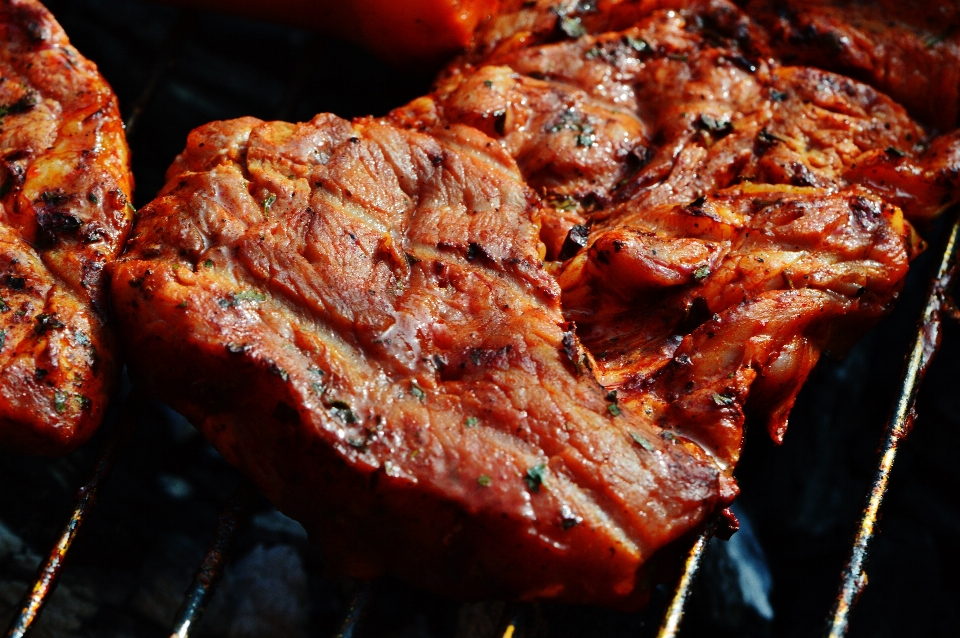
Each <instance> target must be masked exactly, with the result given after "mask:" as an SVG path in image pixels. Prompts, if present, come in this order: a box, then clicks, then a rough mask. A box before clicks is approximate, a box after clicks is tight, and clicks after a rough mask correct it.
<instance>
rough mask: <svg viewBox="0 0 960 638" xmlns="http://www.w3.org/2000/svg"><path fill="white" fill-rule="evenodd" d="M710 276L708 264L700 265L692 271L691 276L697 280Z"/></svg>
mask: <svg viewBox="0 0 960 638" xmlns="http://www.w3.org/2000/svg"><path fill="white" fill-rule="evenodd" d="M709 276H710V267H709V266H700V267H699V268H697V269H696V270H695V271H694V273H693V278H694V279H696V280H697V281H703V280H704V279H706V278H707V277H709Z"/></svg>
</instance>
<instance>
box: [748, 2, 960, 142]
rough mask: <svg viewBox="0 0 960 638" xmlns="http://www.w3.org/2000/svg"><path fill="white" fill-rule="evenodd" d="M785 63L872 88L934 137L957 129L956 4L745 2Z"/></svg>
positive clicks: (959, 28) (959, 12)
mask: <svg viewBox="0 0 960 638" xmlns="http://www.w3.org/2000/svg"><path fill="white" fill-rule="evenodd" d="M743 5H744V8H745V10H746V11H747V12H748V13H749V14H750V15H751V16H752V17H753V18H754V19H756V20H757V21H758V22H760V23H761V24H763V25H764V26H765V27H767V29H768V30H769V33H770V36H771V44H772V46H773V48H774V49H775V51H776V52H777V54H778V55H779V56H781V57H782V58H783V59H785V60H787V61H789V62H791V63H795V64H796V63H799V64H811V65H814V66H817V67H820V68H823V69H829V70H832V71H838V72H841V73H844V74H847V75H850V76H851V77H855V78H858V79H860V80H863V81H865V82H868V83H869V84H871V85H873V86H875V87H877V88H878V89H880V90H881V91H883V92H885V93H887V94H888V95H890V96H891V97H893V98H894V99H895V100H897V101H898V102H900V103H901V104H903V105H904V106H906V107H907V109H908V110H910V112H911V113H912V114H914V115H915V116H916V117H917V118H918V119H920V121H922V122H924V123H926V124H928V125H930V126H934V127H936V128H937V129H939V130H940V131H941V132H947V131H950V130H953V129H954V128H956V127H957V126H958V125H960V4H958V3H956V2H954V1H951V0H872V1H871V2H863V1H860V0H814V1H811V0H750V1H749V2H745V3H743Z"/></svg>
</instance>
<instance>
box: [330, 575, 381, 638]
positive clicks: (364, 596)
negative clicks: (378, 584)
mask: <svg viewBox="0 0 960 638" xmlns="http://www.w3.org/2000/svg"><path fill="white" fill-rule="evenodd" d="M372 597H373V583H362V584H361V585H360V586H359V587H357V591H355V592H354V593H353V598H352V599H351V600H350V607H349V608H348V609H347V617H346V618H344V619H343V625H341V626H340V631H339V632H338V633H337V638H356V636H357V631H358V629H359V627H360V623H361V621H362V620H363V617H364V613H365V612H366V610H367V607H368V606H369V603H370V599H371V598H372Z"/></svg>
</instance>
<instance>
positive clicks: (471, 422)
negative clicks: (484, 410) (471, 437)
mask: <svg viewBox="0 0 960 638" xmlns="http://www.w3.org/2000/svg"><path fill="white" fill-rule="evenodd" d="M477 423H480V419H478V418H477V417H475V416H468V417H467V418H466V420H465V421H464V422H463V425H464V426H466V427H468V428H472V427H476V425H477Z"/></svg>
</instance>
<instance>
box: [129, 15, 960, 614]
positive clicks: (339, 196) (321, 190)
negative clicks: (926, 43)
mask: <svg viewBox="0 0 960 638" xmlns="http://www.w3.org/2000/svg"><path fill="white" fill-rule="evenodd" d="M648 13H649V12H648ZM523 15H524V16H526V15H527V14H523ZM561 17H562V16H558V15H556V13H554V16H553V18H554V19H560V18H561ZM518 19H519V18H518ZM526 19H527V18H526V17H523V20H526ZM617 19H618V20H619V19H620V18H617ZM621 22H622V20H621ZM611 24H612V22H611V23H608V24H607V25H606V26H607V27H609V28H613V26H611ZM501 26H502V25H501ZM615 26H616V28H619V29H621V30H620V31H616V32H608V33H603V34H599V35H596V36H593V35H585V34H583V33H580V32H572V33H571V34H567V35H571V38H568V39H564V40H562V41H554V42H548V41H542V42H541V41H539V40H537V38H534V37H532V36H531V37H530V38H527V39H526V40H524V39H523V38H520V39H519V40H518V39H516V38H514V39H513V40H511V42H512V43H511V44H509V45H502V44H501V45H499V46H497V47H495V50H494V51H493V52H492V53H489V52H488V53H487V56H488V57H487V58H485V59H484V60H481V59H479V58H478V57H476V56H474V57H468V58H465V59H464V60H461V61H459V62H457V63H455V64H454V65H453V66H452V67H451V68H450V69H449V70H448V72H447V73H446V74H445V75H444V76H443V78H442V79H441V80H440V82H439V83H438V87H437V90H436V92H435V93H434V94H433V95H431V96H429V97H425V98H421V99H419V100H416V101H414V102H413V103H411V104H410V105H407V106H406V107H403V108H402V109H398V110H397V111H396V112H394V113H392V114H390V115H389V116H387V117H384V118H362V119H357V120H354V121H352V122H350V121H345V120H342V119H339V118H337V117H335V116H332V115H319V116H317V117H316V118H314V119H313V120H312V121H311V122H309V123H306V124H296V125H294V124H287V123H282V122H269V123H268V122H261V121H259V120H256V119H253V118H244V119H240V120H233V121H229V122H219V123H213V124H209V125H207V126H204V127H201V128H199V129H197V130H195V131H194V132H193V133H192V134H191V135H190V137H189V139H188V142H187V148H186V150H185V151H184V153H183V154H182V155H181V156H180V157H179V158H178V159H177V161H176V162H175V163H174V165H173V166H172V167H171V169H170V170H169V172H168V183H167V185H166V187H165V188H164V190H163V191H162V192H161V193H160V195H159V197H158V198H157V199H156V200H154V201H153V202H152V203H151V204H149V205H148V206H146V207H145V208H144V209H143V210H142V211H141V213H140V217H139V220H138V223H137V226H136V229H135V231H134V234H133V235H132V237H131V241H130V244H129V249H128V252H127V254H126V255H125V256H124V257H123V258H121V259H120V260H119V261H118V262H117V263H116V264H115V266H114V269H113V275H114V276H113V281H112V294H113V301H114V304H115V308H116V311H117V313H118V315H119V316H120V321H121V324H122V325H121V329H122V330H121V332H122V335H123V339H124V340H125V342H126V345H127V351H128V352H129V353H130V355H131V361H130V367H131V372H132V374H133V376H134V378H135V381H136V382H137V383H140V384H142V385H143V386H144V387H145V388H147V389H149V390H150V391H152V392H153V393H155V394H156V395H157V396H159V397H162V398H163V399H164V400H166V401H168V402H169V403H170V404H171V405H172V406H173V407H175V408H176V409H177V410H179V411H181V412H182V413H183V414H185V415H186V416H187V417H188V418H189V419H190V420H191V421H192V422H193V423H195V424H196V425H197V426H198V427H199V428H200V429H201V430H202V431H203V432H204V434H205V435H206V436H207V437H208V438H209V439H210V440H211V441H212V442H213V443H214V445H216V446H217V448H218V449H219V450H220V451H221V452H222V453H223V454H224V456H225V457H226V458H227V459H228V460H229V461H231V462H232V463H234V464H236V465H238V466H239V467H240V468H242V469H243V470H244V471H245V472H246V473H247V474H249V475H250V476H252V477H253V478H254V479H255V480H256V481H257V483H258V484H259V485H260V487H261V488H262V489H263V490H264V492H265V493H266V494H267V495H268V496H269V497H270V498H271V499H272V500H273V501H274V502H275V503H276V504H277V505H278V506H279V507H280V509H281V510H283V511H284V512H286V513H288V514H289V515H291V516H293V517H295V518H297V519H298V520H300V521H301V522H303V523H304V525H305V526H306V527H307V529H308V530H309V531H310V532H311V534H313V535H315V537H317V538H318V539H319V540H320V542H321V543H322V545H323V547H324V549H325V552H326V556H327V560H328V561H329V563H330V564H331V565H332V566H335V567H338V568H340V569H342V570H344V571H346V572H348V573H351V574H354V575H357V576H374V575H376V574H380V573H385V572H386V573H391V574H394V575H398V576H402V577H403V578H406V579H408V580H411V581H414V582H416V583H419V584H421V585H424V586H427V587H430V588H433V589H437V590H443V591H444V592H447V593H450V594H453V595H457V596H461V597H505V596H508V597H518V598H524V599H557V600H565V601H574V602H584V603H597V604H603V605H608V606H619V607H624V608H630V607H637V606H639V605H641V604H643V602H644V601H645V600H646V597H647V594H648V591H649V584H650V583H651V582H653V580H654V579H655V578H656V577H657V576H658V570H659V569H660V568H661V567H663V564H664V563H669V561H659V560H656V557H658V556H663V557H666V556H667V555H668V554H669V553H670V551H671V549H670V548H671V543H673V542H674V541H677V540H679V539H682V538H683V537H684V536H685V535H686V534H688V533H690V532H693V531H695V530H696V529H698V526H700V525H701V524H702V523H703V521H704V520H705V518H706V517H707V516H708V515H709V514H711V513H713V512H715V511H716V510H717V509H719V508H722V507H723V506H725V505H726V504H728V503H729V502H730V501H731V500H732V499H733V498H734V496H735V495H736V493H737V487H736V483H735V481H734V479H733V469H734V467H735V465H736V462H737V460H738V456H739V452H740V448H741V444H742V436H743V423H744V414H745V412H747V411H753V412H754V413H756V414H758V415H760V416H761V417H763V418H766V419H767V420H768V423H769V425H770V430H771V433H772V434H773V435H774V437H775V438H777V439H780V438H782V436H783V433H784V430H785V428H786V422H787V415H788V413H789V410H790V407H791V406H792V404H793V400H794V398H795V396H796V393H797V391H798V390H799V388H800V386H801V384H802V382H803V380H804V379H805V378H806V376H807V374H808V373H809V371H810V370H811V368H812V367H813V365H814V364H815V363H816V361H817V359H818V358H819V356H820V354H821V352H823V351H824V350H826V349H832V350H837V349H842V348H843V347H844V346H845V345H846V344H848V343H849V342H850V340H851V339H852V338H855V336H856V335H857V334H858V333H859V332H861V331H862V330H864V329H865V328H866V327H868V326H869V325H871V324H872V323H873V322H874V321H876V320H877V319H878V318H879V317H880V316H881V315H882V313H883V312H884V311H885V309H886V308H887V307H888V306H889V304H890V303H891V302H892V300H893V299H894V298H895V296H896V293H897V291H898V289H899V287H900V285H901V282H902V279H903V277H904V275H905V273H906V270H907V266H908V262H909V259H910V258H911V257H912V256H913V255H914V254H915V253H916V252H917V251H918V250H919V240H918V239H917V238H916V236H915V235H914V234H913V232H912V229H911V227H910V225H909V223H907V222H906V221H905V220H904V217H903V212H902V210H901V207H900V201H901V200H902V201H903V202H906V203H910V205H911V206H912V208H910V207H908V210H910V211H911V213H912V214H914V215H916V216H928V215H930V214H933V212H935V211H934V210H933V209H931V208H930V206H932V204H929V202H930V201H933V200H932V199H931V197H930V196H929V194H928V193H927V191H926V190H924V189H933V188H941V189H945V191H946V192H947V194H948V195H949V196H950V197H953V191H952V190H950V188H951V187H950V184H948V183H942V182H937V183H936V184H934V183H933V182H931V181H930V180H929V179H928V178H929V175H926V176H924V174H923V172H922V171H921V172H920V173H918V174H916V175H914V174H911V175H910V176H907V177H904V178H902V179H901V181H902V182H903V185H904V188H903V189H901V190H900V191H898V193H899V194H898V197H900V198H901V199H900V200H895V199H893V198H891V197H888V193H887V191H886V190H884V187H881V185H879V184H878V183H875V182H876V180H874V177H875V176H876V170H880V169H876V170H875V171H873V172H871V171H870V170H867V169H868V168H871V167H875V166H881V167H882V166H886V164H884V162H886V161H887V160H886V159H885V156H886V155H890V154H892V155H894V156H895V157H896V159H897V160H909V161H912V162H915V163H916V164H917V165H924V162H927V163H930V162H933V160H931V159H930V158H927V157H925V156H924V155H923V153H924V150H923V147H920V146H917V145H918V144H920V143H921V142H923V141H925V138H924V132H923V130H922V129H921V128H920V127H919V126H918V125H917V124H915V123H914V122H913V121H912V120H910V118H909V117H908V116H907V115H906V113H905V111H904V110H903V109H902V108H901V107H899V106H898V105H896V104H895V103H894V102H892V101H891V100H890V99H889V98H887V97H885V96H883V95H881V94H879V93H877V92H876V91H875V90H873V89H871V88H869V87H868V86H865V85H862V84H860V83H858V82H856V81H853V80H850V79H848V78H844V77H842V76H837V75H832V74H830V73H826V72H823V71H818V70H815V69H810V68H804V67H785V66H780V65H779V64H778V63H776V62H775V61H774V58H772V57H771V56H770V55H768V54H767V53H765V51H766V49H765V48H764V47H766V44H765V40H764V37H765V36H764V35H763V32H762V31H761V30H760V29H759V28H758V27H756V25H754V24H753V23H752V22H750V20H749V19H748V18H746V17H745V16H744V15H743V14H742V13H740V12H739V10H737V9H736V8H735V7H734V6H733V5H729V4H724V3H718V2H712V3H705V4H703V5H698V6H697V7H695V8H692V9H689V10H687V11H684V12H679V13H678V12H673V11H658V12H653V13H652V14H650V15H646V16H637V17H635V18H634V19H632V20H631V21H630V22H629V24H626V25H624V24H621V23H617V24H616V25H615ZM552 33H554V35H553V36H552V37H551V38H548V39H547V40H549V39H552V40H556V32H552ZM574 36H576V37H574ZM886 149H894V150H895V151H896V152H893V151H891V152H890V153H886ZM939 161H942V160H939ZM930 170H932V169H930ZM911 179H912V180H913V181H910V180H911ZM911 189H912V190H911ZM907 193H915V194H916V195H917V198H916V201H915V200H914V199H911V198H910V197H908V195H907ZM920 195H923V196H924V197H925V198H924V197H920ZM941 199H942V197H941ZM940 205H941V201H939V200H938V201H937V202H936V206H937V207H939V206H940ZM544 259H546V263H544V262H543V261H542V260H544Z"/></svg>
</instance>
